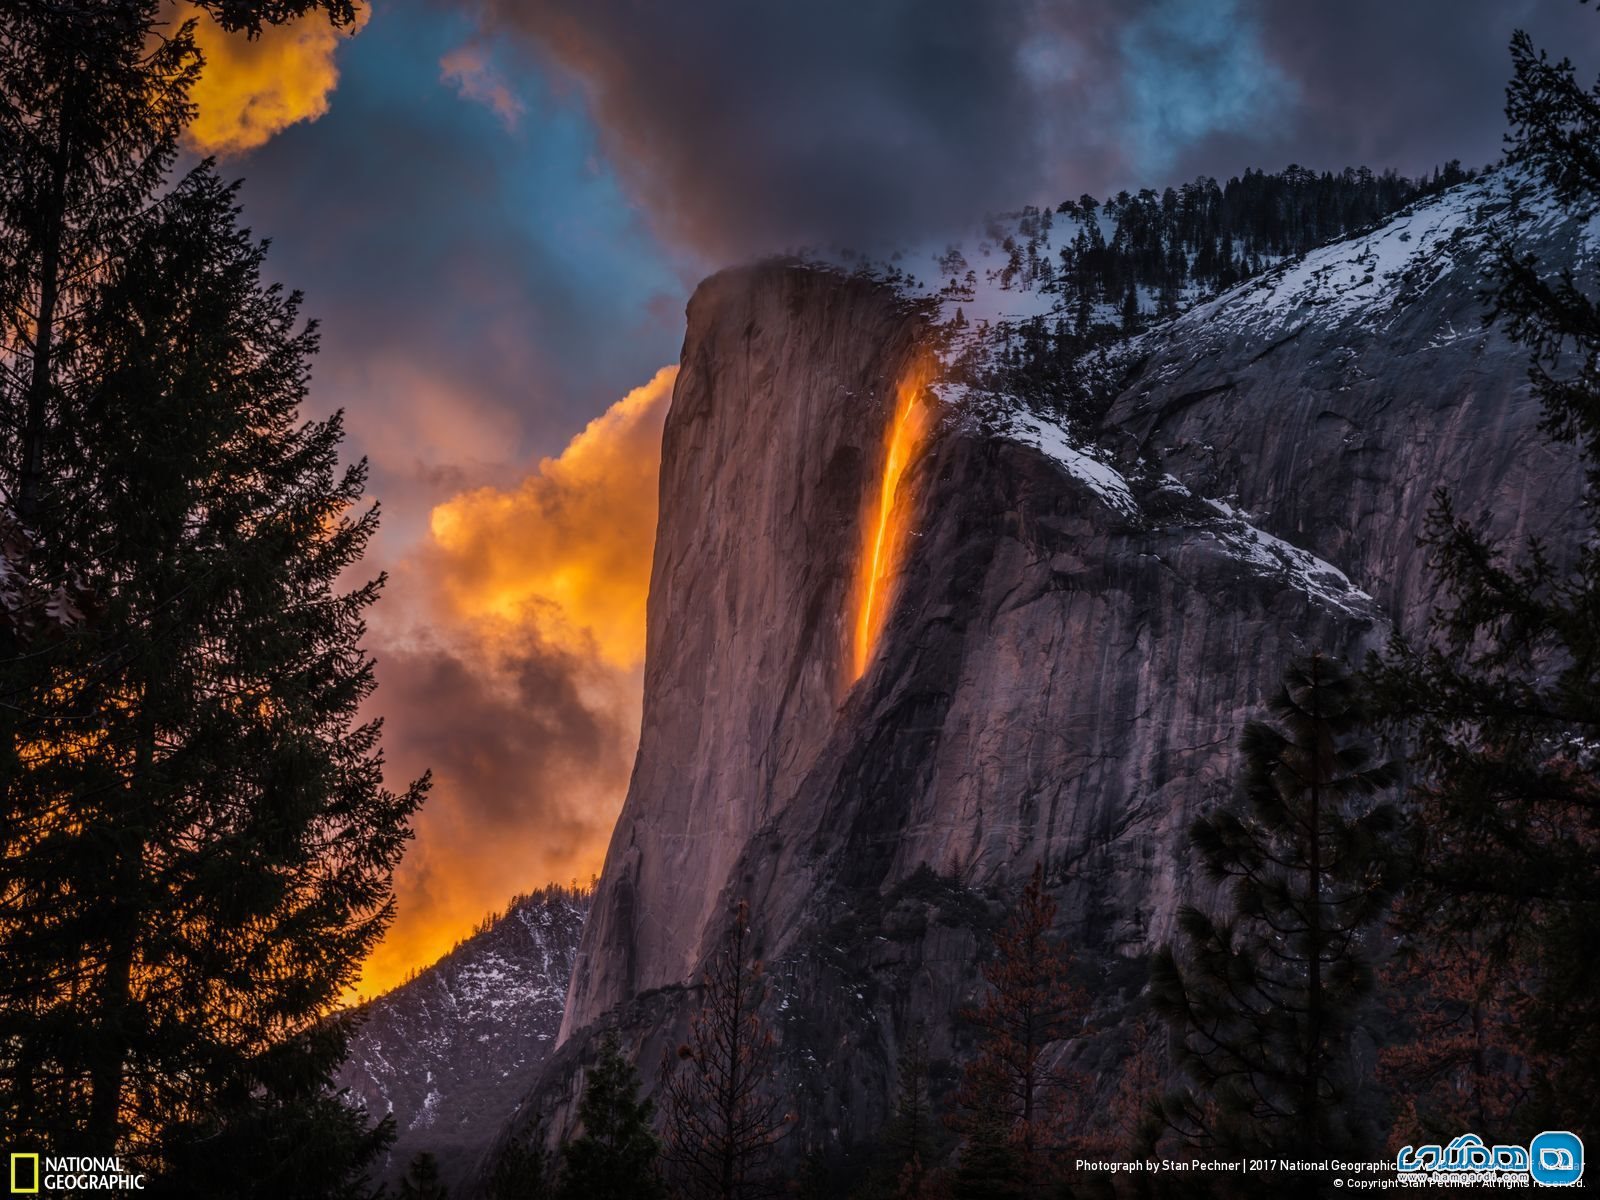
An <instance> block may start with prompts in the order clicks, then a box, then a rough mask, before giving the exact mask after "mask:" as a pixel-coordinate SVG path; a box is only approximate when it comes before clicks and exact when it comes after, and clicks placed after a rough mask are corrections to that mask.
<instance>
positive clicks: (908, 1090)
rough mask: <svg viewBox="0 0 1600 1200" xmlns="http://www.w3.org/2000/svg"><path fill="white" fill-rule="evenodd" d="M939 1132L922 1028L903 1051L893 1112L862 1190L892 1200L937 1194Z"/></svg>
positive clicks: (906, 1199)
mask: <svg viewBox="0 0 1600 1200" xmlns="http://www.w3.org/2000/svg"><path fill="white" fill-rule="evenodd" d="M938 1132H939V1126H938V1124H937V1122H936V1121H935V1120H934V1117H933V1104H932V1100H931V1098H930V1097H929V1095H928V1048H927V1042H926V1041H925V1039H924V1037H923V1034H922V1032H921V1031H920V1030H919V1031H918V1032H917V1033H915V1034H914V1035H912V1037H911V1038H910V1040H909V1041H907V1043H906V1045H905V1047H904V1049H903V1050H902V1051H901V1054H900V1063H899V1071H898V1087H897V1090H896V1097H895V1107H894V1112H893V1113H892V1114H891V1115H890V1117H889V1122H888V1124H887V1125H886V1126H885V1127H884V1131H883V1142H882V1147H881V1152H880V1155H879V1161H878V1163H877V1165H876V1166H875V1167H874V1168H873V1170H872V1173H871V1176H870V1177H869V1179H868V1181H867V1186H866V1188H865V1190H864V1191H863V1192H862V1193H861V1194H862V1195H864V1196H868V1197H884V1198H892V1200H920V1198H921V1197H926V1196H930V1195H932V1194H934V1188H935V1185H934V1175H935V1172H934V1166H935V1163H936V1161H937V1159H938V1157H939V1154H940V1148H939V1145H938V1142H937V1140H936V1136H937V1134H938Z"/></svg>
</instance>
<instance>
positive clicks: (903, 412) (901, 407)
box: [850, 360, 931, 682]
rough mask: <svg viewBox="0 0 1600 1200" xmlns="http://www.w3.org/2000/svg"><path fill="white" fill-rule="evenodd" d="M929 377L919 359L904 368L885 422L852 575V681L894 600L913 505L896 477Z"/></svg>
mask: <svg viewBox="0 0 1600 1200" xmlns="http://www.w3.org/2000/svg"><path fill="white" fill-rule="evenodd" d="M930 376H931V372H930V371H929V367H928V364H927V363H926V362H924V361H921V360H919V361H918V362H916V363H914V364H913V365H912V366H911V367H910V368H909V369H908V370H907V371H906V373H905V375H904V376H903V377H902V378H901V380H900V386H899V387H898V388H897V389H896V396H895V412H894V420H893V421H892V422H891V423H890V425H889V437H888V445H887V446H886V448H885V452H884V462H883V479H882V481H881V482H880V483H879V485H878V501H877V504H876V505H875V506H873V507H872V508H871V509H870V510H869V511H868V513H867V519H866V520H865V521H864V522H863V528H864V529H865V531H866V538H865V542H864V544H863V546H862V548H861V559H860V567H859V569H858V571H859V573H858V576H857V587H856V594H857V595H858V596H859V597H860V600H859V602H858V603H859V608H858V610H857V612H856V636H855V658H854V663H853V666H854V670H853V671H852V673H851V676H850V678H851V681H852V682H853V681H855V680H857V679H860V678H861V676H862V674H863V673H864V672H865V671H866V669H867V663H868V661H869V660H870V659H871V658H872V648H873V645H874V644H875V643H876V642H877V640H878V634H879V632H880V631H881V630H882V628H883V622H884V618H885V617H886V616H887V615H888V613H889V608H890V605H891V603H892V601H893V596H892V595H891V594H890V585H891V583H892V582H893V577H894V574H895V572H896V571H897V570H898V569H899V566H900V558H901V555H902V553H903V552H904V549H905V546H904V543H905V536H906V533H907V526H908V525H909V522H910V509H911V507H912V506H911V504H910V502H909V501H910V497H902V496H901V495H900V494H899V493H900V479H901V476H903V475H904V474H905V470H906V465H907V464H908V463H909V462H910V461H911V456H912V455H913V454H915V453H916V451H917V447H918V446H920V445H921V444H922V440H923V439H924V438H925V437H926V436H927V433H928V425H929V415H928V409H927V406H926V405H924V404H921V403H919V402H918V400H919V397H920V396H921V395H922V392H923V390H924V389H925V388H926V387H927V385H928V381H929V378H930ZM902 501H904V502H902Z"/></svg>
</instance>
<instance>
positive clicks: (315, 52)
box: [177, 0, 371, 155]
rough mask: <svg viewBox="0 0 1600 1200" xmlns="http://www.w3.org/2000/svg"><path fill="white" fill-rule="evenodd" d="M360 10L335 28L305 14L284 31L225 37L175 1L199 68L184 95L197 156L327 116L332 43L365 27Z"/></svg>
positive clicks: (232, 150)
mask: <svg viewBox="0 0 1600 1200" xmlns="http://www.w3.org/2000/svg"><path fill="white" fill-rule="evenodd" d="M370 13H371V9H370V8H369V7H367V6H366V5H363V6H361V7H360V8H359V9H358V10H357V12H356V22H355V25H354V26H353V27H351V28H346V29H335V28H334V27H333V26H332V25H330V24H329V23H328V21H327V19H326V18H324V17H322V16H321V15H320V14H318V13H315V12H313V13H311V14H310V15H308V16H305V17H301V18H300V19H299V20H297V21H292V22H290V23H289V24H287V25H268V26H266V27H265V28H263V29H262V31H261V35H260V36H259V37H257V38H254V39H250V38H247V37H246V36H245V35H244V34H242V33H227V32H224V30H223V29H222V27H221V26H220V25H218V24H217V23H216V22H215V21H214V20H212V19H211V17H210V16H208V15H207V14H206V13H204V12H202V11H200V10H198V9H195V8H192V7H191V6H190V5H188V4H185V3H182V2H181V0H180V3H179V4H178V5H177V15H178V17H179V18H180V19H188V18H193V19H194V20H195V21H196V22H197V24H196V28H195V40H196V42H197V43H198V45H199V47H200V53H201V54H202V55H203V56H204V58H205V69H204V70H203V71H202V72H201V74H200V79H199V81H198V82H197V83H196V84H195V86H194V91H193V92H192V93H191V96H192V99H193V100H194V102H195V106H196V108H197V110H198V111H197V113H196V116H195V119H194V123H193V124H192V125H190V126H189V129H188V131H187V134H186V136H187V139H188V142H189V144H190V146H191V147H193V148H194V149H195V150H198V151H200V152H201V153H203V154H221V155H228V154H241V153H243V152H244V151H246V150H253V149H255V148H256V147H257V146H260V145H263V144H264V143H266V142H267V141H269V140H270V139H271V138H272V136H273V135H274V134H276V133H278V132H279V131H280V130H283V129H287V128H288V127H289V126H290V125H293V124H295V123H296V122H299V121H315V120H316V119H317V118H318V117H320V116H322V115H323V114H324V113H325V112H327V111H328V103H329V97H330V96H331V95H332V94H333V89H334V87H335V86H336V85H337V84H338V82H339V68H338V65H337V64H336V63H335V61H334V55H335V52H336V51H337V50H338V48H339V44H340V42H341V41H342V40H343V39H344V38H347V37H349V36H350V35H351V34H352V33H354V32H356V31H357V30H359V29H360V28H361V27H362V26H363V25H365V24H366V21H367V17H368V16H369V15H370Z"/></svg>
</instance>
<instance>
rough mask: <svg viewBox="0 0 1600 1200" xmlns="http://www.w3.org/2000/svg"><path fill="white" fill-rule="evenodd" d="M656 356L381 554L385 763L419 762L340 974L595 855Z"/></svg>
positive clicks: (639, 587) (631, 691)
mask: <svg viewBox="0 0 1600 1200" xmlns="http://www.w3.org/2000/svg"><path fill="white" fill-rule="evenodd" d="M676 376H677V368H676V367H664V368H662V369H661V370H660V371H658V372H657V373H656V374H655V376H654V378H652V379H651V380H650V381H649V382H648V383H646V384H644V385H643V386H641V387H638V388H635V389H633V390H632V391H631V392H629V393H628V394H627V395H626V396H624V397H623V398H622V399H621V400H619V401H617V402H616V403H615V404H613V405H612V406H611V407H610V408H609V409H608V410H607V411H606V412H605V413H603V414H602V415H601V416H599V417H597V418H596V419H595V420H594V421H592V422H590V424H589V425H588V427H587V428H585V429H584V430H583V431H582V432H581V433H579V434H578V435H577V436H576V437H574V438H573V439H572V440H571V441H570V442H569V443H568V444H567V446H566V448H565V449H564V450H563V451H562V452H561V454H559V455H557V456H556V457H554V458H545V459H543V460H541V461H540V462H539V464H538V465H537V467H536V468H535V469H534V471H533V472H531V473H530V474H529V475H528V476H527V477H526V478H524V479H523V480H522V481H521V482H520V483H518V484H517V485H515V486H513V487H509V488H504V489H501V488H492V487H484V488H477V489H474V490H472V491H469V492H464V493H462V494H460V495H457V496H455V497H453V498H451V499H449V500H447V501H445V502H444V503H442V504H439V505H437V506H435V508H434V510H433V513H432V519H431V522H430V531H429V537H428V540H427V542H426V543H425V544H424V545H423V546H422V547H420V548H419V549H418V550H417V551H416V552H415V553H413V554H412V556H411V557H410V558H409V559H408V560H407V561H406V562H405V563H403V564H402V565H401V566H400V568H399V569H398V570H397V572H396V574H397V577H398V578H397V583H399V584H401V585H403V587H404V589H405V590H406V591H407V592H410V593H412V594H414V595H417V596H420V597H421V598H422V601H423V607H422V611H421V612H419V613H416V614H414V617H415V618H416V620H415V622H414V625H413V626H412V627H410V628H408V629H405V630H385V631H384V632H383V641H384V642H385V643H386V645H385V646H384V647H383V648H381V649H380V650H379V655H378V657H379V663H378V672H379V678H380V681H381V683H382V687H381V688H380V693H381V695H382V700H383V703H382V711H383V712H384V714H385V716H386V718H387V727H386V728H387V733H386V737H385V744H386V745H387V746H388V747H389V758H390V764H391V768H392V770H393V772H394V775H395V777H396V778H402V777H404V778H410V777H411V776H413V775H415V774H417V773H418V772H420V771H421V770H423V769H425V768H426V769H432V771H433V772H434V780H435V786H434V792H433V795H432V796H431V797H430V799H429V801H428V803H427V805H426V806H425V807H424V808H423V810H422V812H421V814H420V815H419V816H418V818H417V822H416V830H417V838H416V841H415V842H414V843H413V845H412V848H411V850H410V851H409V852H408V853H407V856H406V859H405V861H404V863H403V864H402V866H401V868H400V871H399V874H398V876H397V878H396V890H397V894H398V899H399V911H398V916H397V918H396V921H395V924H394V926H393V927H392V929H391V930H390V932H389V934H388V936H387V937H386V938H385V939H384V942H383V944H382V945H381V946H379V947H378V949H377V950H376V951H375V952H374V954H373V956H372V958H371V959H370V960H369V961H368V963H367V964H366V968H365V970H364V972H363V976H362V980H361V983H360V985H359V990H360V991H361V992H364V993H367V994H372V993H374V992H377V991H382V990H384V989H386V988H389V987H392V986H394V985H395V984H397V983H399V982H400V981H401V980H402V979H404V978H405V976H406V974H407V973H408V972H409V971H410V970H412V969H414V968H416V967H417V966H420V965H424V964H426V963H429V962H432V961H433V960H435V959H437V958H438V957H439V956H440V955H442V954H444V953H445V952H446V951H448V950H449V949H450V947H451V946H452V945H454V944H455V942H457V941H458V940H460V939H461V938H464V937H466V936H467V935H468V934H470V933H471V932H472V928H473V926H474V925H476V924H477V922H478V921H479V920H480V919H481V918H482V917H483V915H484V914H485V913H486V912H488V911H490V910H491V909H499V908H501V907H503V906H504V904H505V902H506V900H507V899H508V898H509V897H510V896H512V895H514V894H516V893H518V892H522V891H526V890H528V889H529V888H530V887H534V886H538V885H540V884H542V883H543V882H544V881H545V880H549V879H556V880H562V881H566V880H568V879H573V878H576V879H579V880H586V879H588V878H589V876H591V875H592V874H594V873H596V872H598V871H599V869H600V864H601V861H602V860H603V859H604V857H605V850H606V844H607V842H608V840H609V838H610V834H611V827H612V824H613V823H614V821H615V819H616V814H617V810H618V809H619V808H620V807H621V804H622V800H623V796H624V794H625V792H626V790H627V784H628V773H629V771H630V770H631V769H632V765H633V753H634V749H635V747H636V745H637V741H638V736H639V710H640V704H641V700H642V694H643V659H644V637H645V599H646V595H647V593H648V591H649V584H650V562H651V550H652V546H653V543H654V538H655V525H656V492H657V480H658V477H659V473H660V458H661V428H662V422H663V420H664V419H665V417H666V412H667V407H668V405H669V403H670V401H671V398H672V385H673V381H674V379H675V378H676Z"/></svg>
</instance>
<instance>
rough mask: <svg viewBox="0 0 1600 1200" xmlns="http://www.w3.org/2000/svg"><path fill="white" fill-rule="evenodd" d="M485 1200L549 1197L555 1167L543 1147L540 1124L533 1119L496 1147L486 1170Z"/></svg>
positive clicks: (537, 1120) (541, 1198) (552, 1187)
mask: <svg viewBox="0 0 1600 1200" xmlns="http://www.w3.org/2000/svg"><path fill="white" fill-rule="evenodd" d="M487 1190H488V1194H489V1200H550V1198H551V1197H552V1196H553V1195H554V1194H555V1168H554V1164H553V1163H552V1162H551V1156H550V1152H549V1151H548V1150H546V1149H545V1140H544V1123H543V1121H541V1120H539V1119H537V1118H535V1119H534V1121H533V1122H532V1124H531V1125H530V1126H529V1128H527V1129H526V1130H524V1131H523V1132H522V1133H521V1134H519V1135H517V1136H515V1137H513V1138H511V1139H510V1141H508V1142H507V1143H506V1144H505V1146H504V1147H503V1148H502V1149H501V1150H500V1152H499V1154H498V1155H497V1156H496V1157H495V1160H494V1169H493V1170H492V1171H490V1173H489V1183H488V1189H487Z"/></svg>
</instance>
